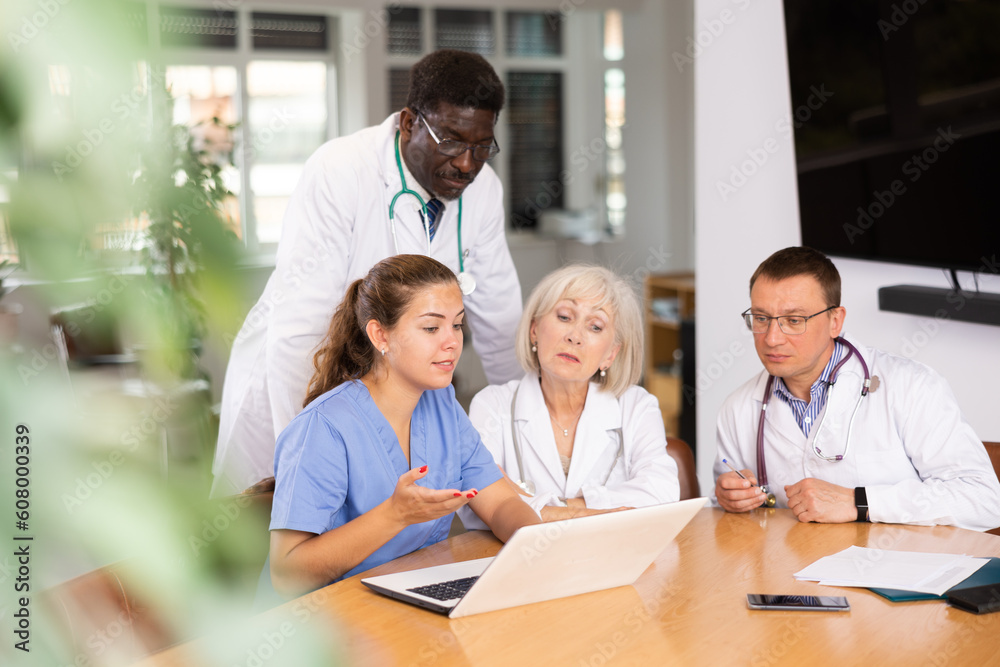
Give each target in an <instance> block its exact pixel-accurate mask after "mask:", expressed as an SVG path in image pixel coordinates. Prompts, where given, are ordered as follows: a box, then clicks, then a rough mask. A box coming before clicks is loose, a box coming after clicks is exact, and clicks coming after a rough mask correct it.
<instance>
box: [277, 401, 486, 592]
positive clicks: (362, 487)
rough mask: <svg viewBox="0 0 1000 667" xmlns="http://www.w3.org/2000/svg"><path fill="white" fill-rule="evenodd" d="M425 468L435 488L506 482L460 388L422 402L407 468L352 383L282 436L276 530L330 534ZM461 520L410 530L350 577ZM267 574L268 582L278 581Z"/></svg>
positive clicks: (316, 404)
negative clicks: (465, 407) (460, 398)
mask: <svg viewBox="0 0 1000 667" xmlns="http://www.w3.org/2000/svg"><path fill="white" fill-rule="evenodd" d="M423 465H426V466H427V475H425V476H424V477H423V478H422V479H420V480H418V481H417V484H419V485H421V486H425V487H428V488H433V489H458V490H461V491H466V490H468V489H473V488H474V489H484V488H486V487H487V486H489V485H490V484H492V483H494V482H496V481H497V480H499V479H500V478H501V474H500V469H499V467H497V464H496V462H495V461H494V460H493V456H492V455H491V454H490V452H489V450H488V449H486V447H485V446H484V445H483V443H482V440H481V439H480V437H479V433H478V432H477V431H476V429H475V428H474V427H473V426H472V423H471V422H470V421H469V418H468V416H467V415H466V414H465V412H464V411H463V410H462V407H461V406H460V405H459V404H458V401H457V400H456V399H455V390H454V388H453V387H451V386H448V387H445V388H444V389H437V390H435V391H425V392H424V393H423V394H422V395H421V397H420V400H419V401H418V402H417V406H416V408H415V409H414V410H413V417H412V419H411V421H410V463H409V465H408V464H407V462H406V457H405V456H403V450H402V449H401V448H400V446H399V440H398V439H397V438H396V433H395V432H394V431H393V430H392V427H391V426H390V425H389V422H388V421H387V420H386V418H385V417H384V416H383V415H382V413H381V412H379V410H378V408H377V407H376V406H375V402H374V401H373V400H372V397H371V394H369V393H368V389H367V387H365V386H364V384H362V383H361V382H359V381H351V382H345V383H344V384H342V385H340V386H338V387H335V388H333V389H331V390H330V391H328V392H327V393H325V394H323V395H322V396H320V397H318V398H317V399H316V400H314V401H313V402H312V403H310V404H309V405H308V406H307V407H306V408H305V409H304V410H303V411H302V412H301V413H299V415H298V416H297V417H295V419H293V420H292V422H291V423H290V424H289V425H288V427H287V428H285V430H284V431H282V432H281V435H280V436H278V442H277V446H276V448H275V453H274V476H275V488H274V503H273V505H272V508H271V526H270V529H271V530H276V529H291V530H302V531H306V532H309V533H316V534H321V533H325V532H327V531H329V530H332V529H334V528H337V527H338V526H342V525H344V524H345V523H347V522H349V521H352V520H353V519H356V518H357V517H359V516H361V515H362V514H364V513H365V512H368V511H369V510H371V509H373V508H374V507H375V506H377V505H378V504H379V503H381V502H382V501H384V500H385V499H386V498H388V497H390V496H391V495H392V493H393V491H394V490H395V489H396V483H397V482H398V481H399V477H400V475H402V474H403V473H405V472H406V471H407V470H409V469H410V468H419V467H421V466H423ZM452 516H453V515H452V514H449V515H447V516H443V517H441V518H440V519H437V520H435V521H428V522H426V523H419V524H413V525H410V526H407V527H406V528H404V529H403V530H402V531H400V533H399V534H398V535H396V536H395V537H394V538H392V539H391V540H389V542H387V543H386V544H384V545H383V546H382V547H380V548H379V549H378V550H377V551H375V553H373V554H372V555H370V556H369V557H368V558H366V559H365V560H363V561H362V562H361V563H360V564H359V565H358V566H357V567H355V568H354V569H352V570H350V571H349V572H347V573H346V574H345V575H344V576H343V577H342V578H347V577H350V576H353V575H355V574H358V573H359V572H364V571H365V570H369V569H371V568H373V567H375V566H377V565H381V564H382V563H386V562H388V561H390V560H393V559H394V558H398V557H399V556H403V555H405V554H408V553H410V552H412V551H416V550H417V549H421V548H423V547H426V546H430V545H432V544H435V543H437V542H440V541H441V540H443V539H445V538H446V537H448V533H449V531H450V529H451V521H452ZM267 567H268V566H267V565H265V571H264V573H263V574H264V575H265V576H262V577H261V579H262V581H261V583H262V584H263V583H264V580H265V579H266V581H267V584H270V575H269V571H268V569H267ZM334 581H339V579H337V580H334ZM330 583H333V582H332V581H331V582H330ZM261 592H262V593H263V591H261Z"/></svg>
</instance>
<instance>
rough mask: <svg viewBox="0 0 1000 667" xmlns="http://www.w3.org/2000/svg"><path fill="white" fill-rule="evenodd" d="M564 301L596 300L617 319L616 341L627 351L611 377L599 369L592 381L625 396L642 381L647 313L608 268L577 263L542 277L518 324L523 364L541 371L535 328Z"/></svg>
mask: <svg viewBox="0 0 1000 667" xmlns="http://www.w3.org/2000/svg"><path fill="white" fill-rule="evenodd" d="M563 299H570V300H572V299H587V300H593V301H594V302H595V303H596V308H599V309H602V310H604V311H605V312H606V313H608V315H610V316H611V325H612V327H613V328H614V332H615V343H616V344H618V345H620V346H621V348H620V349H619V350H618V355H617V356H616V357H615V360H614V361H613V362H612V363H611V366H610V367H609V368H608V369H607V375H606V376H605V377H601V374H600V372H599V371H598V372H597V373H595V374H594V377H593V378H591V381H592V382H597V383H598V384H600V385H601V390H602V391H610V392H611V393H613V394H614V395H615V396H616V397H618V396H621V395H622V394H623V393H625V390H626V389H628V388H629V387H631V386H632V385H634V384H636V383H638V382H639V377H640V376H641V375H642V353H643V334H642V315H641V310H640V307H639V299H638V298H637V297H636V295H635V291H633V289H632V287H631V286H630V285H629V284H628V283H627V282H625V280H624V279H623V278H621V277H620V276H618V275H616V274H615V273H613V272H611V271H609V270H608V269H605V268H604V267H601V266H590V265H586V264H571V265H569V266H564V267H563V268H561V269H558V270H556V271H553V272H552V273H550V274H549V275H547V276H545V277H544V278H542V282H540V283H538V286H537V287H535V289H533V290H532V291H531V296H529V297H528V302H527V303H526V304H525V305H524V314H523V315H521V322H520V323H519V324H518V325H517V334H516V337H515V339H514V351H515V353H516V354H517V360H518V361H519V362H521V366H523V367H524V370H525V371H527V372H528V373H535V374H538V373H540V372H541V368H540V367H539V365H538V355H536V354H535V353H534V352H532V351H531V325H532V323H533V322H535V320H537V319H538V318H539V317H541V316H542V315H545V314H547V313H549V312H550V311H551V310H552V309H554V308H555V307H556V304H557V303H559V302H560V301H562V300H563Z"/></svg>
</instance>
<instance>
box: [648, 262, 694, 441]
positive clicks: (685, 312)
mask: <svg viewBox="0 0 1000 667" xmlns="http://www.w3.org/2000/svg"><path fill="white" fill-rule="evenodd" d="M658 299H669V300H671V301H674V302H675V303H674V304H672V306H671V307H670V308H669V309H668V310H669V311H673V312H670V313H669V314H670V315H671V316H672V315H673V314H674V312H676V319H673V318H671V319H664V318H663V317H662V316H660V315H657V314H656V311H655V310H654V300H658ZM644 310H645V319H646V354H645V374H644V377H645V382H644V384H645V387H646V391H648V392H649V393H651V394H653V395H654V396H656V398H657V400H659V402H660V411H661V412H662V413H663V424H664V427H665V428H666V431H667V435H668V436H677V435H678V430H679V429H678V423H679V419H680V414H681V410H682V408H683V401H682V385H683V383H682V381H681V377H680V371H679V368H678V366H679V364H677V363H676V359H675V357H674V353H675V352H676V351H677V350H679V349H680V346H681V333H680V332H681V321H683V320H692V319H694V274H692V273H670V274H656V275H649V276H647V277H646V280H645V284H644ZM661 312H662V310H661ZM665 368H670V369H674V370H673V371H671V372H667V371H664V369H665Z"/></svg>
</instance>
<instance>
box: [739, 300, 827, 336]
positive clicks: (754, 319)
mask: <svg viewBox="0 0 1000 667" xmlns="http://www.w3.org/2000/svg"><path fill="white" fill-rule="evenodd" d="M834 308H839V306H830V307H829V308H824V309H823V310H821V311H819V312H818V313H813V314H812V315H777V316H775V317H770V316H768V315H755V314H754V313H751V312H750V309H749V308H747V309H746V310H744V311H743V313H742V316H743V321H744V322H746V323H747V329H749V330H750V331H752V332H754V333H755V334H762V333H767V328H768V327H769V326H771V320H778V328H780V329H781V332H782V333H783V334H786V335H789V336H798V335H800V334H804V333H805V332H806V322H808V321H809V320H811V319H812V318H814V317H816V316H817V315H822V314H823V313H825V312H827V311H830V310H833V309H834Z"/></svg>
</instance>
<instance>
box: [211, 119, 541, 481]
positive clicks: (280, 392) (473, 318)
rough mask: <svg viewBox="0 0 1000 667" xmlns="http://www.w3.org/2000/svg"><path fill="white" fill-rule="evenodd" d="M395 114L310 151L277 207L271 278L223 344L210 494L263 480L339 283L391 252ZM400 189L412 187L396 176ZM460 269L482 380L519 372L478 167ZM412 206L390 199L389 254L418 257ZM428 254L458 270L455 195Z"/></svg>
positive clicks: (496, 231) (504, 267)
mask: <svg viewBox="0 0 1000 667" xmlns="http://www.w3.org/2000/svg"><path fill="white" fill-rule="evenodd" d="M398 122H399V121H398V114H393V115H392V116H390V117H389V118H387V119H386V120H385V121H384V122H383V123H382V124H381V125H379V126H376V127H370V128H367V129H364V130H361V131H360V132H357V133H355V134H352V135H350V136H346V137H340V138H337V139H334V140H332V141H329V142H327V143H326V144H324V145H323V146H321V147H320V148H319V149H318V150H317V151H316V152H315V153H314V154H313V155H312V157H310V158H309V160H308V161H307V162H306V165H305V168H304V170H303V173H302V177H301V179H300V181H299V183H298V185H297V186H296V189H295V192H294V193H293V194H292V197H291V199H290V200H289V203H288V208H287V210H286V212H285V218H284V223H283V227H282V236H281V242H280V244H279V246H278V254H277V258H276V264H275V269H274V273H272V274H271V277H270V279H269V280H268V282H267V286H266V287H265V288H264V292H263V294H262V295H261V297H260V299H259V300H258V301H257V304H256V305H255V306H254V307H253V309H251V311H250V313H249V315H248V316H247V318H246V321H245V322H244V324H243V327H242V329H241V330H240V332H239V334H238V335H237V337H236V339H235V340H234V341H233V347H232V352H231V356H230V360H229V366H228V368H227V370H226V379H225V385H224V388H223V395H222V414H221V418H220V429H219V441H218V447H217V449H216V455H215V464H214V466H213V472H214V473H215V476H216V479H215V485H214V486H213V495H221V494H227V493H236V492H239V491H240V490H242V489H244V488H245V487H247V486H249V485H250V484H253V483H255V482H257V481H259V480H260V479H262V478H264V477H269V476H271V475H273V474H274V473H273V469H274V443H275V439H276V436H277V435H278V434H279V433H280V432H281V431H282V429H284V428H285V426H287V425H288V423H289V422H290V421H291V420H292V418H293V417H294V416H295V415H296V414H298V413H299V411H300V410H301V409H302V401H303V399H304V398H305V395H306V391H307V386H308V383H309V380H310V378H311V377H312V374H313V370H314V367H313V354H314V353H315V348H316V346H317V345H318V343H319V342H320V341H321V339H322V338H323V336H324V335H325V334H326V332H327V329H328V327H329V323H330V317H331V316H332V314H333V311H334V309H335V308H336V306H337V305H338V304H339V303H340V301H341V299H342V298H343V295H344V292H345V291H346V290H347V286H348V285H349V284H350V283H351V282H352V281H354V280H355V279H357V278H361V277H363V276H364V275H365V274H367V273H368V270H369V269H371V267H372V266H373V265H374V264H375V263H376V262H378V261H380V260H382V259H384V258H386V257H389V256H391V255H395V254H397V249H396V246H395V245H394V243H393V236H392V228H391V226H390V223H389V203H390V202H391V200H392V198H393V196H394V195H395V194H396V193H397V192H399V190H400V189H401V182H400V174H399V169H398V167H397V165H396V157H395V142H394V140H395V136H396V129H397V126H398ZM408 185H410V187H411V188H412V187H413V184H412V183H409V182H408ZM462 207H463V210H462V230H461V234H462V247H463V249H464V251H465V255H466V257H465V270H466V272H468V273H469V274H471V275H472V277H473V278H474V279H475V281H476V290H475V291H474V292H473V293H472V294H471V295H469V296H466V297H465V299H464V301H465V308H466V313H467V315H468V321H469V325H470V327H471V329H472V332H473V334H474V338H473V344H474V345H475V348H476V351H477V352H478V353H479V357H480V359H481V360H482V362H483V367H484V370H485V371H486V376H487V378H488V379H489V381H490V382H504V381H507V380H510V379H512V378H515V377H518V376H520V374H521V369H520V366H519V365H518V364H517V361H516V359H515V357H514V352H513V349H514V338H513V334H514V330H515V329H516V327H517V323H518V320H519V318H520V316H521V287H520V283H519V282H518V278H517V273H516V271H515V269H514V264H513V262H512V261H511V257H510V251H509V250H508V248H507V242H506V239H505V236H504V230H505V220H504V202H503V188H502V186H501V184H500V180H499V179H498V178H497V176H496V173H495V172H494V171H493V170H492V169H491V168H490V166H489V165H485V166H484V167H483V169H482V171H481V172H480V173H479V175H478V176H477V177H476V179H475V181H473V183H472V184H471V185H469V186H468V188H467V189H466V190H465V194H464V196H463V198H462ZM419 211H420V206H419V204H418V203H417V202H416V199H415V198H414V197H412V196H410V195H405V196H402V197H400V198H399V199H398V201H397V202H396V206H395V221H396V225H395V227H396V236H397V242H398V252H399V253H414V254H428V253H427V241H426V237H425V234H424V228H423V223H422V221H421V218H420V212H419ZM442 215H443V218H442V220H441V221H440V222H439V224H438V226H437V233H436V235H435V237H434V240H433V241H432V242H431V250H430V253H429V254H430V256H431V257H433V258H434V259H437V260H438V261H440V262H442V263H443V264H445V265H447V266H448V267H450V268H451V269H452V270H454V271H455V272H456V273H457V272H458V268H459V262H458V202H457V201H456V202H449V203H448V204H447V207H446V208H445V211H444V213H443V214H442Z"/></svg>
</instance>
